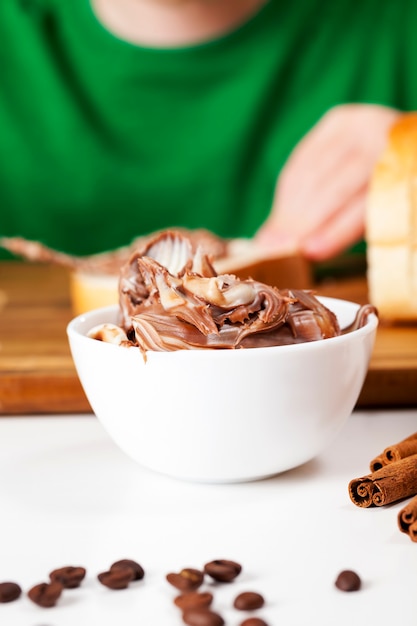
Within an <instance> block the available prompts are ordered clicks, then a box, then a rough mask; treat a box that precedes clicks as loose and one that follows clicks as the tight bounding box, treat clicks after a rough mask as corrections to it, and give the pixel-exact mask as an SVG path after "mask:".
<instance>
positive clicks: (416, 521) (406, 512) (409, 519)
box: [398, 496, 417, 542]
mask: <svg viewBox="0 0 417 626" xmlns="http://www.w3.org/2000/svg"><path fill="white" fill-rule="evenodd" d="M398 527H399V529H400V530H401V532H403V533H406V534H407V535H408V536H409V537H410V539H411V541H416V542H417V496H414V498H412V499H411V500H410V501H409V502H408V504H406V506H405V507H404V508H403V509H401V511H400V512H399V513H398Z"/></svg>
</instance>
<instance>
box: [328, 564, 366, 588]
mask: <svg viewBox="0 0 417 626" xmlns="http://www.w3.org/2000/svg"><path fill="white" fill-rule="evenodd" d="M334 584H335V585H336V587H337V588H338V589H340V590H341V591H358V589H360V588H361V579H360V578H359V576H358V575H357V573H356V572H353V571H352V570H349V569H347V570H343V572H340V574H339V575H338V577H337V578H336V581H335V583H334Z"/></svg>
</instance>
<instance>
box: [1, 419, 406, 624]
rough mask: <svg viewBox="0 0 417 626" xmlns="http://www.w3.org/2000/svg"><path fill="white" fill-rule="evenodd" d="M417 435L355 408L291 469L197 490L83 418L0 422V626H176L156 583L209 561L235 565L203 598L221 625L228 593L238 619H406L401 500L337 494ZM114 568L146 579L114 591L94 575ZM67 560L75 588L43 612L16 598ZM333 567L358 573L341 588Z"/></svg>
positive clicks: (164, 587)
mask: <svg viewBox="0 0 417 626" xmlns="http://www.w3.org/2000/svg"><path fill="white" fill-rule="evenodd" d="M415 431H417V410H401V411H389V412H388V411H387V412H371V411H369V412H357V413H356V412H355V413H354V414H353V415H352V416H351V418H350V419H349V421H348V423H347V424H346V426H345V427H344V429H343V430H342V432H341V433H340V434H339V435H338V436H337V438H336V440H335V441H334V442H333V445H332V446H331V447H330V448H329V449H328V450H327V451H325V452H324V453H322V454H321V455H320V456H319V457H318V458H317V459H315V460H313V461H310V462H309V463H307V464H305V465H304V466H302V467H299V468H297V469H294V470H292V471H289V472H287V473H284V474H281V475H279V476H276V477H274V478H270V479H267V480H263V481H258V482H252V483H243V484H233V485H204V484H203V485H202V484H193V483H187V482H181V481H178V480H175V479H170V478H167V477H165V476H161V475H158V474H154V473H152V472H150V471H147V470H145V469H143V468H141V467H140V466H139V465H137V464H136V463H135V462H134V461H132V460H131V459H130V458H128V457H127V456H125V455H124V453H122V452H121V451H119V449H118V448H116V446H115V445H114V444H113V442H112V441H111V440H110V438H109V437H108V435H107V434H106V432H105V431H104V430H103V428H102V427H101V425H100V424H99V423H98V421H97V420H96V418H95V417H93V416H57V417H55V416H50V417H34V416H30V417H13V418H11V417H10V418H9V417H4V418H0V507H1V509H0V546H1V548H0V582H2V581H6V580H9V581H15V582H18V583H19V584H20V585H21V586H22V588H23V590H24V593H23V594H22V596H21V597H20V599H19V600H17V601H16V602H13V603H9V604H0V625H1V626H90V625H93V626H96V625H97V626H107V625H109V626H110V625H111V626H175V625H176V624H179V625H180V624H182V620H181V618H180V614H179V610H178V609H177V608H176V607H175V606H174V605H173V602H172V600H173V598H174V596H175V595H176V592H175V590H174V589H173V588H172V587H171V586H170V585H169V584H168V583H167V582H166V580H165V575H166V574H167V573H168V572H170V571H171V572H173V571H179V570H180V569H182V568H183V567H197V568H200V567H202V566H203V565H204V563H205V562H207V561H210V560H212V559H216V558H226V559H233V560H236V561H239V562H240V563H241V564H242V566H243V571H242V574H241V575H240V576H239V578H238V579H236V581H235V582H234V583H230V584H224V585H217V586H213V585H210V584H209V583H207V584H205V587H204V588H205V589H210V590H212V591H213V593H214V607H213V608H215V609H216V610H217V611H218V612H220V613H221V614H222V615H223V617H224V618H225V620H226V624H227V625H229V626H238V625H239V624H240V623H241V621H243V619H244V618H245V617H246V616H247V614H243V613H242V612H239V611H237V610H236V609H233V608H232V602H233V599H234V597H235V596H236V595H237V593H238V592H241V591H245V590H254V591H259V592H260V593H262V594H263V595H264V597H265V600H266V604H265V606H264V608H262V609H260V610H258V611H256V612H255V613H253V614H254V615H255V614H256V615H258V616H259V617H262V618H263V619H265V621H266V622H267V623H268V625H269V626H284V625H285V626H307V625H310V624H318V625H319V624H320V626H327V625H328V626H330V625H331V626H334V625H335V624H337V625H338V626H343V625H346V626H352V624H355V625H356V626H358V625H359V626H360V625H362V624H363V625H368V624H378V626H384V625H387V626H388V625H389V626H392V624H395V623H397V622H399V621H400V620H401V621H404V620H405V619H406V618H408V619H407V622H408V623H409V624H417V544H416V543H413V542H412V541H411V540H410V539H409V538H408V536H406V535H405V534H403V533H400V531H399V530H398V527H397V514H398V511H399V510H400V508H402V506H403V505H404V503H397V504H394V505H391V506H387V507H384V508H372V509H360V508H358V507H356V506H354V505H353V504H352V502H351V501H350V499H349V496H348V492H347V485H348V483H349V481H350V480H351V479H352V478H356V477H359V476H362V475H364V474H366V473H368V471H369V470H368V463H369V461H370V459H371V458H373V457H374V456H376V454H378V453H379V452H380V451H382V449H383V448H385V447H386V446H387V445H389V444H391V443H394V442H396V441H398V440H400V439H402V438H404V437H406V436H407V435H410V434H411V433H413V432H415ZM121 558H131V559H135V560H137V561H139V562H140V563H141V564H142V566H143V567H144V569H145V578H144V580H143V581H141V582H136V583H132V584H131V586H130V587H129V588H128V589H126V590H123V591H111V590H108V589H106V588H105V587H103V586H102V585H100V583H99V582H98V581H97V578H96V576H97V574H98V573H99V572H101V571H104V570H106V569H108V567H109V566H110V564H111V563H113V562H114V561H116V560H118V559H121ZM64 565H82V566H84V567H86V569H87V576H86V579H85V580H84V582H83V584H82V586H81V587H80V588H79V589H74V590H65V591H64V593H63V595H62V596H61V599H60V600H59V602H58V604H57V606H56V607H54V608H50V609H42V608H40V607H38V606H36V605H34V604H33V603H32V602H31V601H30V600H29V599H28V598H27V596H26V591H27V590H28V589H29V588H30V587H31V586H33V585H34V584H36V583H39V582H43V581H46V580H47V579H48V574H49V572H50V571H51V570H53V569H55V568H57V567H61V566H64ZM343 569H354V570H355V571H356V572H357V573H358V574H359V575H360V576H361V578H362V581H363V587H362V589H361V590H360V591H359V592H355V593H343V592H341V591H339V590H337V589H336V588H335V586H334V580H335V578H336V576H337V574H338V573H339V571H341V570H343Z"/></svg>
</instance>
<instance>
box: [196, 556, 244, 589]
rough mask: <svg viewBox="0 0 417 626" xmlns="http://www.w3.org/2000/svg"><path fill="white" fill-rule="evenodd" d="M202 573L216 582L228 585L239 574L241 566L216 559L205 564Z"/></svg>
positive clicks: (233, 562)
mask: <svg viewBox="0 0 417 626" xmlns="http://www.w3.org/2000/svg"><path fill="white" fill-rule="evenodd" d="M204 571H205V573H206V574H208V575H209V576H211V578H213V579H214V580H216V581H217V582H221V583H229V582H231V581H232V580H234V579H235V578H236V576H238V575H239V574H240V572H241V571H242V566H241V565H239V563H235V561H228V560H227V559H216V560H215V561H210V563H206V564H205V566H204Z"/></svg>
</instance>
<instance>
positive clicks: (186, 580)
mask: <svg viewBox="0 0 417 626" xmlns="http://www.w3.org/2000/svg"><path fill="white" fill-rule="evenodd" d="M166 579H167V581H168V582H169V583H170V584H171V585H172V586H173V587H176V588H177V589H179V590H180V591H195V589H198V588H199V587H200V586H201V585H202V583H203V580H204V573H203V572H201V571H200V570H198V569H194V568H192V567H186V568H184V569H182V570H181V571H180V573H179V574H175V573H171V574H167V576H166Z"/></svg>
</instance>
